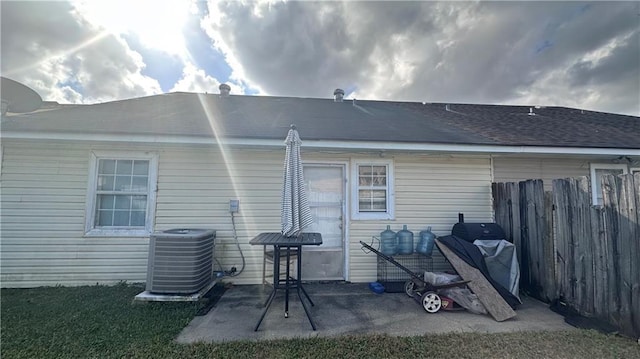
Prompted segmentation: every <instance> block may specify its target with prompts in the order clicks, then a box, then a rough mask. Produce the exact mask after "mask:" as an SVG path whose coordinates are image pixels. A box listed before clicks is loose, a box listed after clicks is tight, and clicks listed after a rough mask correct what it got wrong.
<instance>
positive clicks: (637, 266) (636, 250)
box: [629, 172, 640, 336]
mask: <svg viewBox="0 0 640 359" xmlns="http://www.w3.org/2000/svg"><path fill="white" fill-rule="evenodd" d="M633 192H634V194H635V195H634V201H635V207H634V209H635V223H636V232H635V233H636V234H635V237H631V246H630V251H629V254H630V255H631V278H635V281H634V282H633V283H632V285H631V322H632V323H633V332H634V333H636V335H637V336H640V172H638V173H636V174H635V175H634V176H633ZM630 218H633V215H632V214H630Z"/></svg>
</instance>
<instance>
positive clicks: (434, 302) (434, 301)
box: [422, 292, 442, 313]
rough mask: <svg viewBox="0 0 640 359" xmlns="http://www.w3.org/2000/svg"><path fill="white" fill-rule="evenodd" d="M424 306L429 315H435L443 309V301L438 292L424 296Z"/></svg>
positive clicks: (427, 293)
mask: <svg viewBox="0 0 640 359" xmlns="http://www.w3.org/2000/svg"><path fill="white" fill-rule="evenodd" d="M422 306H423V307H424V310H426V311H427V312H429V313H435V312H437V311H439V310H440V308H441V307H442V300H440V296H439V295H438V294H436V292H426V293H424V294H423V295H422Z"/></svg>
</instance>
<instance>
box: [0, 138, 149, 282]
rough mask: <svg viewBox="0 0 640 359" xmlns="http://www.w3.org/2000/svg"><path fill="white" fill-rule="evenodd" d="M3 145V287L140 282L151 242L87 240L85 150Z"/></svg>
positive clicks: (87, 149)
mask: <svg viewBox="0 0 640 359" xmlns="http://www.w3.org/2000/svg"><path fill="white" fill-rule="evenodd" d="M2 145H3V153H2V155H3V158H2V175H1V182H0V186H1V188H0V189H1V191H2V197H1V203H0V205H1V206H2V214H1V219H0V222H1V225H2V227H1V232H0V236H1V246H2V251H1V252H2V253H1V261H2V264H1V265H2V271H1V272H2V273H1V276H0V281H1V285H2V287H34V286H52V285H81V284H96V283H115V282H118V281H121V280H127V281H138V282H140V281H144V279H145V278H146V258H147V253H146V251H147V248H148V238H85V237H84V219H85V202H86V201H85V200H86V193H87V180H88V174H89V167H88V166H89V158H90V157H89V155H90V151H91V147H90V146H89V145H87V144H79V143H76V144H69V143H54V142H51V143H46V142H35V141H15V140H6V139H3V144H2Z"/></svg>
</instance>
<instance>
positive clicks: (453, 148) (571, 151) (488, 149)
mask: <svg viewBox="0 0 640 359" xmlns="http://www.w3.org/2000/svg"><path fill="white" fill-rule="evenodd" d="M1 138H2V139H25V140H62V141H92V142H130V143H147V144H192V145H221V146H231V147H256V148H283V147H284V145H283V143H284V139H251V138H222V139H220V140H218V139H216V138H213V137H207V136H175V135H172V136H166V135H150V134H149V135H145V134H113V135H110V134H87V133H62V132H57V133H52V132H48V133H43V132H30V131H24V132H13V131H12V132H7V131H3V132H2V135H1ZM302 147H303V148H305V149H317V150H353V151H355V150H360V151H362V150H373V151H382V150H384V151H409V152H441V153H473V154H563V155H612V156H640V148H612V147H553V146H525V145H519V146H514V145H482V144H446V143H428V142H424V143H415V142H389V141H384V142H383V141H332V140H303V145H302Z"/></svg>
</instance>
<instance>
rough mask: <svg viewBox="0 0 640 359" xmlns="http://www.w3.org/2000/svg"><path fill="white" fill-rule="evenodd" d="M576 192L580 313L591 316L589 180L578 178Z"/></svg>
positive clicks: (592, 296) (591, 272)
mask: <svg viewBox="0 0 640 359" xmlns="http://www.w3.org/2000/svg"><path fill="white" fill-rule="evenodd" d="M577 182H578V183H577V185H578V188H577V189H578V192H577V193H576V207H577V211H575V212H576V213H577V214H578V221H576V222H577V226H578V233H577V238H576V243H577V248H576V249H577V251H578V252H579V253H580V258H581V262H580V265H581V273H582V278H581V281H579V282H578V283H577V286H578V290H579V291H580V293H581V298H582V302H581V303H580V311H581V312H582V313H583V314H585V315H593V311H594V309H593V302H594V292H593V281H594V273H593V248H592V246H591V243H592V239H591V238H592V236H593V232H592V231H591V191H590V190H589V178H587V177H579V178H578V180H577Z"/></svg>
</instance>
